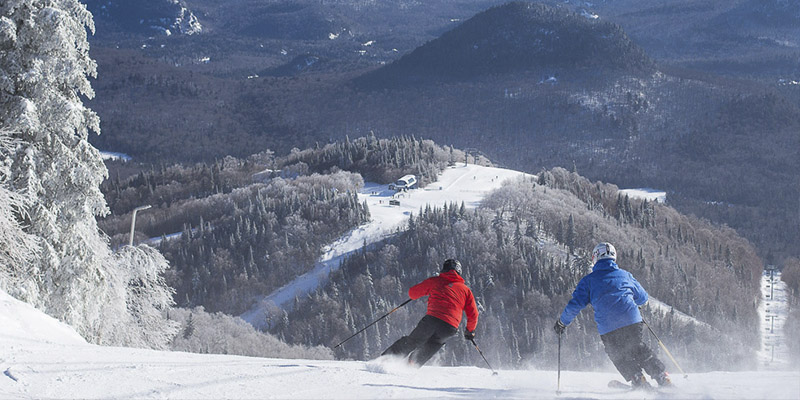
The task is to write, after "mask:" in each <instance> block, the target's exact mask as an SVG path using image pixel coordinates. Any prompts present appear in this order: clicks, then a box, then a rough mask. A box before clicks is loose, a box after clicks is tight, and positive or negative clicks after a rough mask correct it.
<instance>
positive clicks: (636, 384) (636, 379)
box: [631, 372, 653, 390]
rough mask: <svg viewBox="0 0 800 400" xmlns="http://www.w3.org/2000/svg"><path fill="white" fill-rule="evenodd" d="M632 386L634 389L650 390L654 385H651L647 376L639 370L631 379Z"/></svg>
mask: <svg viewBox="0 0 800 400" xmlns="http://www.w3.org/2000/svg"><path fill="white" fill-rule="evenodd" d="M631 388H632V389H633V390H650V389H652V388H653V387H652V386H651V385H650V382H648V381H647V378H645V377H644V375H643V374H642V373H641V372H639V373H638V374H636V375H634V376H633V379H631Z"/></svg>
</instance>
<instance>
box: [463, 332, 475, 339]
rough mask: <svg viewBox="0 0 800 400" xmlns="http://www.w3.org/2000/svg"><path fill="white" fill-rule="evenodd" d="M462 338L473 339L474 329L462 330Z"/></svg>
mask: <svg viewBox="0 0 800 400" xmlns="http://www.w3.org/2000/svg"><path fill="white" fill-rule="evenodd" d="M464 339H467V340H472V339H475V331H472V332H470V331H464Z"/></svg>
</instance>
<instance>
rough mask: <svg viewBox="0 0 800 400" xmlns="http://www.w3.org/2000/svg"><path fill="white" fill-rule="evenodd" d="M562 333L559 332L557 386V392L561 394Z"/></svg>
mask: <svg viewBox="0 0 800 400" xmlns="http://www.w3.org/2000/svg"><path fill="white" fill-rule="evenodd" d="M561 335H562V333H559V334H558V386H556V394H557V395H561Z"/></svg>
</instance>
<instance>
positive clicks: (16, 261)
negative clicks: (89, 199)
mask: <svg viewBox="0 0 800 400" xmlns="http://www.w3.org/2000/svg"><path fill="white" fill-rule="evenodd" d="M13 144H14V142H13V140H12V139H11V133H10V132H8V131H6V130H3V129H0V249H3V251H0V289H2V290H5V291H6V292H7V293H10V294H11V295H13V296H16V297H29V296H36V293H37V292H38V290H37V288H36V285H35V283H34V282H33V280H32V279H30V274H28V272H27V270H26V268H27V266H28V265H30V263H31V262H32V261H33V257H34V254H35V249H36V247H35V245H36V242H35V237H34V236H32V235H29V234H27V233H25V232H24V231H23V229H22V226H20V224H19V221H18V219H17V216H18V215H20V213H21V212H22V211H23V210H24V209H25V197H24V196H21V195H20V194H19V193H15V192H14V191H13V190H11V188H10V186H9V177H10V176H11V165H10V161H11V157H10V155H11V152H12V151H13V149H14V148H13Z"/></svg>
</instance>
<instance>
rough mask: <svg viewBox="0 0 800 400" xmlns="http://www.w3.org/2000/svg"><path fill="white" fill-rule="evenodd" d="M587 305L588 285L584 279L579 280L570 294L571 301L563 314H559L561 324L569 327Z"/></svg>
mask: <svg viewBox="0 0 800 400" xmlns="http://www.w3.org/2000/svg"><path fill="white" fill-rule="evenodd" d="M588 304H589V284H588V283H587V281H586V279H585V278H584V279H581V281H580V282H578V286H577V287H575V291H574V292H572V299H571V300H570V301H569V303H567V306H566V307H564V312H562V313H561V318H560V320H561V323H562V324H564V325H569V324H570V322H572V320H573V319H575V317H576V316H577V315H578V313H579V312H581V310H583V308H584V307H586V306H587V305H588Z"/></svg>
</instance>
